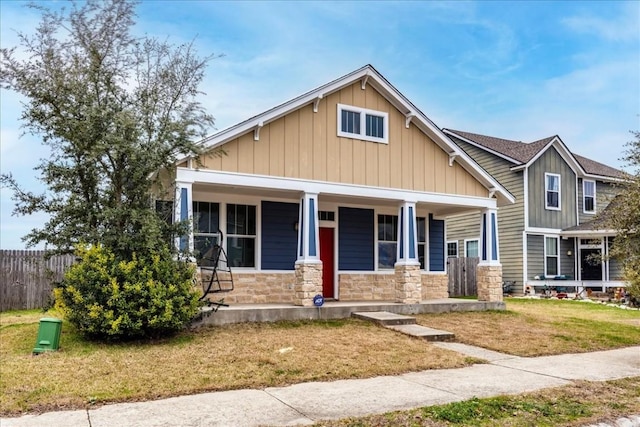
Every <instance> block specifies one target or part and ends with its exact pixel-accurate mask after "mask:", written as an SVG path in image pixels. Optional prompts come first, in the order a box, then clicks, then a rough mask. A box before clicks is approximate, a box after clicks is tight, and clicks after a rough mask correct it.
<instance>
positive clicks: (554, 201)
mask: <svg viewBox="0 0 640 427" xmlns="http://www.w3.org/2000/svg"><path fill="white" fill-rule="evenodd" d="M544 182H545V184H544V188H545V198H544V208H545V209H551V210H560V175H559V174H557V173H545V174H544Z"/></svg>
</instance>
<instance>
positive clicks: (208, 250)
mask: <svg viewBox="0 0 640 427" xmlns="http://www.w3.org/2000/svg"><path fill="white" fill-rule="evenodd" d="M219 227H220V205H219V204H218V203H209V202H193V250H194V256H195V258H196V263H197V264H198V265H205V266H206V265H212V263H213V258H214V246H215V245H217V244H219V243H218V242H219V240H220V234H219V232H218V229H219Z"/></svg>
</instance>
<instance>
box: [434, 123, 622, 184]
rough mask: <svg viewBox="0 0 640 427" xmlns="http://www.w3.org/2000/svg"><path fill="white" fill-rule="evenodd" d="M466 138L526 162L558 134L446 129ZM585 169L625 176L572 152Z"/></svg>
mask: <svg viewBox="0 0 640 427" xmlns="http://www.w3.org/2000/svg"><path fill="white" fill-rule="evenodd" d="M445 130H446V131H449V132H452V133H454V134H456V135H459V136H461V137H463V138H465V139H468V140H470V141H472V142H474V143H476V144H478V145H480V146H482V147H485V148H487V149H489V150H491V151H495V152H497V153H499V154H502V155H504V156H506V157H509V158H511V159H513V160H515V162H516V163H520V164H524V163H528V162H529V161H530V160H531V159H533V158H534V157H535V156H536V155H537V154H538V153H539V152H540V151H541V150H542V149H543V148H544V147H546V146H547V144H549V142H551V141H553V139H554V138H557V137H558V136H557V135H554V136H550V137H547V138H543V139H540V140H538V141H533V142H522V141H514V140H510V139H503V138H496V137H493V136H487V135H480V134H477V133H471V132H464V131H460V130H455V129H445ZM571 154H572V155H573V157H574V158H575V159H576V161H577V162H578V163H579V164H580V166H581V167H582V168H583V169H584V171H585V172H586V173H588V174H591V175H599V176H605V177H610V178H623V177H624V173H623V172H622V171H620V170H618V169H615V168H612V167H610V166H607V165H605V164H602V163H599V162H596V161H595V160H591V159H588V158H586V157H583V156H580V155H578V154H575V153H571Z"/></svg>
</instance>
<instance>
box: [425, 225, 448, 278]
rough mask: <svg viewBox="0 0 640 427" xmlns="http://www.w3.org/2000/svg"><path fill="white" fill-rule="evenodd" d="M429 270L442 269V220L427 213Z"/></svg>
mask: <svg viewBox="0 0 640 427" xmlns="http://www.w3.org/2000/svg"><path fill="white" fill-rule="evenodd" d="M429 271H445V270H444V221H443V220H437V219H433V215H432V214H429Z"/></svg>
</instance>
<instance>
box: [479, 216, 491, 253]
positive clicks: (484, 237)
mask: <svg viewBox="0 0 640 427" xmlns="http://www.w3.org/2000/svg"><path fill="white" fill-rule="evenodd" d="M479 243H480V244H481V245H482V258H480V259H481V260H482V261H486V260H488V259H489V258H488V257H487V214H486V213H485V214H482V239H480V242H479Z"/></svg>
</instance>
